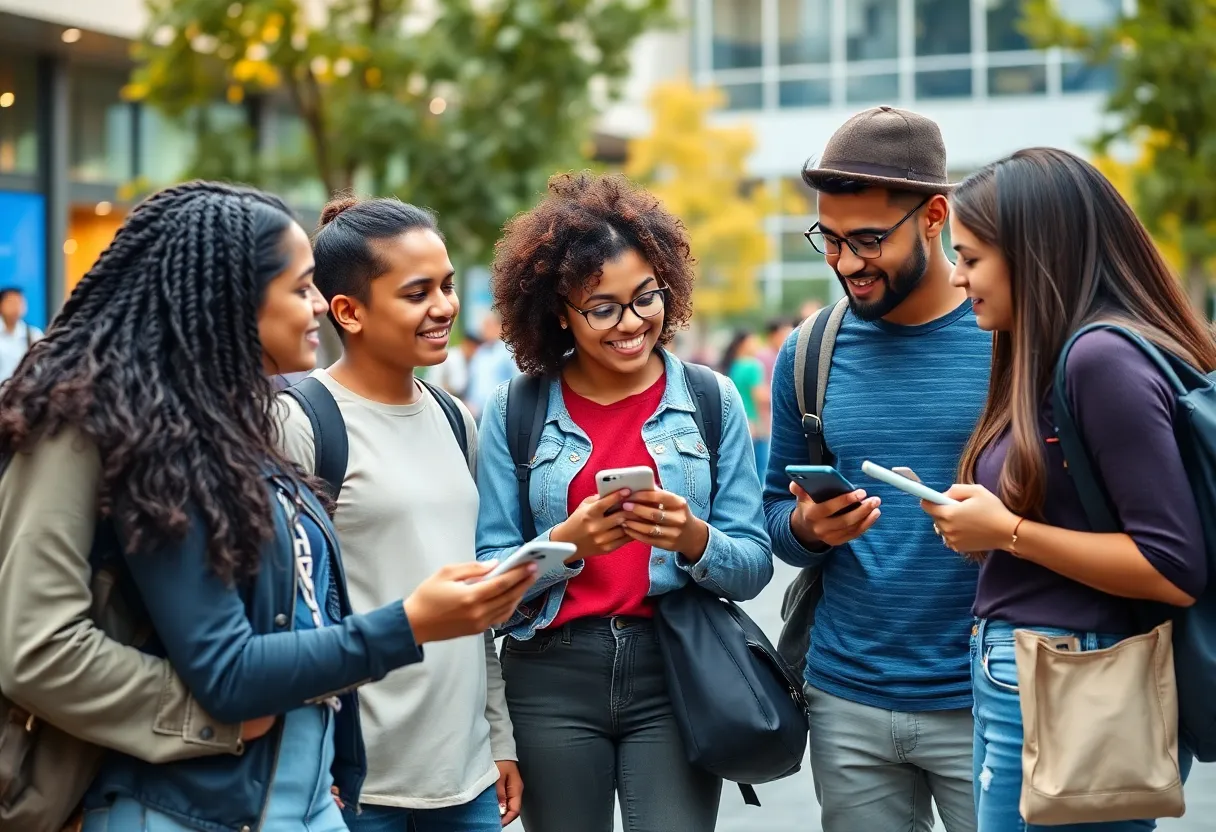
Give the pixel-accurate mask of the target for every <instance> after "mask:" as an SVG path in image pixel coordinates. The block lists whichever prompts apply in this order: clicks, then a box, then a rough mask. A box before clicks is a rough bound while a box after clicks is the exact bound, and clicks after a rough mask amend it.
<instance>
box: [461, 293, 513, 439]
mask: <svg viewBox="0 0 1216 832" xmlns="http://www.w3.org/2000/svg"><path fill="white" fill-rule="evenodd" d="M517 375H519V368H518V367H517V366H515V356H513V355H512V354H511V350H510V349H508V347H507V345H506V343H504V342H503V340H502V319H501V318H500V317H499V316H498V313H497V312H490V313H489V314H488V315H486V317H485V320H483V321H482V324H481V343H480V344H478V345H477V348H476V349H475V350H474V351H473V356H472V357H471V358H470V359H469V383H468V388H467V389H466V390H465V397H464V402H465V404H466V405H468V408H469V410H471V411H472V412H473V416H474V418H478V419H480V418H481V411H482V408H484V407H485V404H486V402H487V401H489V399H490V397H491V396H492V395H493V394H494V391H495V390H496V389H497V388H498V386H499V385H500V384H504V383H506V382H508V381H510V380H511V379H513V378H515V376H517Z"/></svg>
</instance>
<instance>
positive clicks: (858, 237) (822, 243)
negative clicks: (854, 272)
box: [802, 197, 933, 260]
mask: <svg viewBox="0 0 1216 832" xmlns="http://www.w3.org/2000/svg"><path fill="white" fill-rule="evenodd" d="M932 198H933V197H925V199H923V200H922V201H921V202H920V203H919V204H918V205H917V206H916V207H915V208H913V209H912V210H911V211H909V212H908V213H906V214H904V216H903V218H902V219H901V220H900V221H899V222H897V223H895V225H893V226H891V227H890V228H888V229H887V230H886V231H884V232H882V233H881V234H855V235H853V236H851V237H837V236H835V235H832V234H825V233H824V232H823V230H822V229H821V228H820V227H819V223H815V224H814V225H812V226H811V227H810V228H808V229H807V230H806V231H804V232H802V236H804V237H806V239H807V242H809V243H810V244H811V246H813V247H814V249H815V251H817V252H819V253H820V254H822V255H823V256H824V257H838V256H839V255H840V251H841V248H842V245H847V246H848V247H849V251H851V252H853V253H854V254H856V255H857V256H858V257H860V258H861V259H863V260H875V259H877V258H879V257H881V256H882V244H883V242H884V241H885V240H886V239H887V238H888V237H890V236H891V235H892V234H894V233H895V232H896V231H898V230H899V227H900V226H901V225H903V224H904V223H906V222H907V221H908V220H909V219H911V218H912V215H913V214H915V213H916V212H917V211H919V210H920V209H921V208H924V207H925V205H926V204H927V203H928V202H929V200H930V199H932Z"/></svg>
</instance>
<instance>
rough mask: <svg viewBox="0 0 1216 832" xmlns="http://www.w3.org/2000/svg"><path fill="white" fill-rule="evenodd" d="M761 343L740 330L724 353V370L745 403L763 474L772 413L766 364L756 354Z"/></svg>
mask: <svg viewBox="0 0 1216 832" xmlns="http://www.w3.org/2000/svg"><path fill="white" fill-rule="evenodd" d="M759 350H760V341H759V339H757V338H756V336H755V334H754V333H751V332H748V331H745V330H739V331H737V332H736V333H735V334H734V336H733V337H732V338H731V340H730V343H729V344H728V345H727V347H726V349H725V350H724V351H723V353H722V364H721V367H720V370H721V372H722V374H723V375H724V376H726V377H727V378H729V379H730V380H731V381H733V382H734V383H735V387H736V388H737V389H738V390H739V396H740V397H741V398H742V400H743V412H744V413H746V414H747V426H748V430H749V431H750V432H751V437H752V452H753V454H754V455H755V457H756V470H757V471H763V470H764V469H765V468H766V467H767V465H768V436H769V434H768V424H767V420H766V418H765V416H766V415H767V413H768V400H769V385H768V381H767V379H766V378H765V373H764V365H763V364H761V363H760V359H758V358H757V357H756V354H757V353H758V352H759Z"/></svg>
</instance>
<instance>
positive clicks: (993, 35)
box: [986, 0, 1034, 52]
mask: <svg viewBox="0 0 1216 832" xmlns="http://www.w3.org/2000/svg"><path fill="white" fill-rule="evenodd" d="M986 5H987V6H988V51H989V52H1018V51H1021V50H1023V49H1033V48H1034V47H1033V46H1031V45H1030V41H1028V40H1027V39H1026V36H1025V35H1023V34H1022V32H1021V21H1022V0H987V4H986Z"/></svg>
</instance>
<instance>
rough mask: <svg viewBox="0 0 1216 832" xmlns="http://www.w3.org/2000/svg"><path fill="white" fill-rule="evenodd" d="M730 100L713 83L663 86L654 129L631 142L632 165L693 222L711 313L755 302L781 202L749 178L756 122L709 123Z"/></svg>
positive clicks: (700, 284) (656, 99)
mask: <svg viewBox="0 0 1216 832" xmlns="http://www.w3.org/2000/svg"><path fill="white" fill-rule="evenodd" d="M724 101H725V98H724V96H723V94H722V93H721V91H719V90H716V89H713V88H696V87H692V86H690V85H689V84H687V83H684V82H671V83H667V84H661V85H659V86H657V87H656V88H655V89H654V90H653V91H652V93H651V96H650V101H649V107H650V113H651V116H652V119H653V127H652V131H651V133H650V135H648V136H645V137H643V138H639V139H635V140H633V141H631V142H630V143H629V155H628V161H627V162H626V166H625V172H626V173H627V174H628V175H629V176H630V177H633V178H635V179H638V180H639V181H643V182H645V183H646V184H647V185H648V186H649V188H650V189H651V190H652V191H653V192H654V193H655V195H657V196H658V197H659V199H661V200H662V202H663V204H664V205H665V206H666V207H667V209H668V210H669V211H671V212H672V213H674V214H675V215H676V216H678V217H680V218H681V219H682V220H683V221H684V224H685V226H686V227H687V228H688V233H689V237H690V239H691V242H692V252H693V255H694V256H695V257H696V258H697V271H698V274H697V289H696V301H695V302H696V308H697V312H698V313H705V314H710V315H715V314H731V313H736V312H744V311H747V310H750V309H752V308H754V307H755V306H756V304H757V301H758V296H757V292H756V283H757V278H758V276H759V274H758V273H759V270H760V268H761V267H762V266H763V265H764V264H765V263H767V262H768V260H769V254H770V251H769V248H770V247H769V239H768V236H767V234H766V233H765V229H764V225H765V218H766V217H767V216H769V215H770V214H772V213H775V212H776V211H777V209H778V207H779V204H778V202H779V197H778V196H776V195H773V194H770V193H769V192H768V190H767V189H766V188H765V187H763V186H760V185H753V184H752V183H749V182H748V180H747V176H746V162H747V158H748V156H749V155H751V152H752V150H753V149H754V147H755V138H754V136H753V134H752V131H751V129H750V128H748V127H746V126H735V127H725V126H718V125H712V124H711V123H710V121H709V116H710V114H711V113H712V112H713V111H714V110H716V109H718V108H719V107H721V106H722V104H723V103H724Z"/></svg>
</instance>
